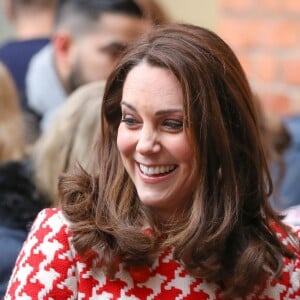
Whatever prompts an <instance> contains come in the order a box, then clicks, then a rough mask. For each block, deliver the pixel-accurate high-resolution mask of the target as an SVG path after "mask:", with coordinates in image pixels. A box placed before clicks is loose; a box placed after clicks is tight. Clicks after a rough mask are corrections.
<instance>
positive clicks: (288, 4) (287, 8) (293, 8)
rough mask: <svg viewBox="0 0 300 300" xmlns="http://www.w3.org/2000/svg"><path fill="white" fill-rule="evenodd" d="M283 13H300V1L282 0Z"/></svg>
mask: <svg viewBox="0 0 300 300" xmlns="http://www.w3.org/2000/svg"><path fill="white" fill-rule="evenodd" d="M282 11H284V12H289V13H292V14H299V13H300V1H299V0H282Z"/></svg>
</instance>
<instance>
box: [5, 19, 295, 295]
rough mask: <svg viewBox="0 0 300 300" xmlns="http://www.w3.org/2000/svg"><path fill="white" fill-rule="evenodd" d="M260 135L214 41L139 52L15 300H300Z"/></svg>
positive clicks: (107, 105)
mask: <svg viewBox="0 0 300 300" xmlns="http://www.w3.org/2000/svg"><path fill="white" fill-rule="evenodd" d="M258 124H259V122H258V118H257V115H256V108H255V106H254V103H253V94H252V91H251V89H250V87H249V84H248V81H247V79H246V77H245V75H244V72H243V70H242V68H241V66H240V64H239V62H238V60H237V58H236V56H235V55H234V53H233V52H232V50H231V49H230V48H229V47H228V45H227V44H226V43H225V42H224V41H223V40H222V39H220V38H219V37H218V36H217V35H216V34H214V33H213V32H211V31H209V30H207V29H205V28H201V27H197V26H192V25H175V24H174V25H170V26H165V27H161V28H159V29H157V30H155V31H154V32H153V33H150V34H149V35H148V36H146V37H144V38H143V39H141V40H140V41H138V42H136V43H135V44H133V45H132V46H131V47H129V48H128V50H126V53H124V55H123V56H122V57H121V58H120V61H119V62H118V64H117V65H116V66H115V68H114V70H113V72H112V73H111V75H110V76H109V78H108V81H107V84H106V88H105V93H104V97H103V103H102V109H101V132H100V133H99V136H97V142H98V147H97V151H96V152H95V153H96V155H95V156H94V158H93V159H94V164H95V165H96V166H97V167H98V168H96V171H95V172H89V173H87V172H86V171H85V170H83V169H82V168H79V169H78V170H76V171H74V172H73V173H72V174H65V175H63V176H62V177H61V179H60V183H59V190H60V193H61V208H60V209H47V210H44V211H43V212H42V213H41V214H40V215H39V217H38V218H37V220H36V222H35V224H34V225H33V228H32V231H31V234H30V236H29V238H28V241H27V243H26V244H25V245H24V247H23V250H22V252H21V254H20V256H19V259H18V262H17V265H16V268H15V271H14V273H13V276H12V278H11V280H10V286H9V289H8V292H7V299H12V298H13V299H16V298H18V297H20V296H21V295H22V297H25V296H27V297H28V298H29V299H37V298H39V296H40V295H47V297H48V298H52V299H67V298H68V299H100V298H101V299H122V300H123V299H147V300H150V299H195V300H196V299H197V300H198V299H208V298H210V299H216V300H219V299H236V298H239V299H241V298H242V299H252V300H254V299H282V300H283V299H298V298H299V297H300V282H299V280H298V279H299V277H300V254H299V236H300V233H299V229H297V228H290V227H287V226H286V225H284V224H283V223H282V222H281V219H280V217H279V216H278V215H277V214H276V213H275V212H274V211H273V210H272V208H271V207H270V205H269V203H268V195H269V193H270V191H271V190H272V184H271V181H270V176H269V171H268V167H267V162H266V159H265V157H264V151H263V146H262V142H261V139H260V132H259V127H258V126H259V125H258ZM39 254H41V255H39ZM24 268H26V270H28V273H27V275H26V276H24V271H23V270H24ZM48 270H51V279H50V280H48V279H47V282H46V281H45V280H44V277H43V276H41V275H40V274H45V273H46V272H48ZM49 278H50V277H49Z"/></svg>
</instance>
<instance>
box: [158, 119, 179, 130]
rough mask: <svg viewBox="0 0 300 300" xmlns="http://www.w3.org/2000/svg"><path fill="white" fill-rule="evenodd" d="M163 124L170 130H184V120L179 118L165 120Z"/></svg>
mask: <svg viewBox="0 0 300 300" xmlns="http://www.w3.org/2000/svg"><path fill="white" fill-rule="evenodd" d="M163 125H164V126H165V127H167V128H168V129H170V130H182V128H183V122H182V121H177V120H165V121H164V122H163Z"/></svg>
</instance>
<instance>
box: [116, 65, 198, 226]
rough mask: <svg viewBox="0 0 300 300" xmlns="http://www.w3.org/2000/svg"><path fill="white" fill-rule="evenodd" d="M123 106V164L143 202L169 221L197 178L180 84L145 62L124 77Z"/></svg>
mask: <svg viewBox="0 0 300 300" xmlns="http://www.w3.org/2000/svg"><path fill="white" fill-rule="evenodd" d="M121 105H122V120H121V123H120V126H119V130H118V138H117V145H118V149H119V151H120V154H121V157H122V161H123V164H124V166H125V168H126V170H127V172H128V174H129V176H130V178H131V180H132V182H133V183H134V185H135V188H136V191H137V193H138V196H139V199H140V201H141V202H142V203H144V204H145V205H147V206H149V207H152V208H153V209H154V210H155V211H156V212H157V214H158V215H160V216H162V215H164V219H166V221H167V222H169V221H170V220H171V218H173V217H174V216H175V215H177V213H180V212H182V211H183V209H184V207H185V204H186V203H187V202H188V201H187V200H189V199H190V198H191V194H192V191H193V181H194V180H193V179H194V178H193V177H192V176H191V174H192V173H191V170H192V169H193V166H192V160H191V157H192V156H193V153H192V148H191V141H189V139H188V134H187V130H184V129H183V118H184V108H183V94H182V88H181V86H180V83H179V81H178V80H177V78H176V77H175V76H174V75H173V73H172V72H170V71H168V70H167V69H165V68H159V67H153V66H151V65H150V64H148V63H141V64H139V65H137V66H136V67H135V68H133V69H132V71H131V72H130V73H129V74H128V76H127V78H126V80H125V83H124V87H123V95H122V102H121Z"/></svg>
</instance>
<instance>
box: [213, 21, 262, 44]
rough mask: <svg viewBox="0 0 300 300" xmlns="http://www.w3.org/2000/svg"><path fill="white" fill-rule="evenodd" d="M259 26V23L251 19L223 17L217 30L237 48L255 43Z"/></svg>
mask: <svg viewBox="0 0 300 300" xmlns="http://www.w3.org/2000/svg"><path fill="white" fill-rule="evenodd" d="M259 27H260V26H259V24H257V22H255V21H252V20H247V19H243V18H233V17H231V18H229V17H223V18H222V20H221V21H220V22H219V24H218V30H217V31H218V32H219V34H220V36H221V37H222V38H223V39H224V40H225V41H226V42H228V43H229V44H230V45H231V46H232V47H233V48H235V49H239V48H249V47H253V46H255V45H257V37H256V36H257V32H258V31H259Z"/></svg>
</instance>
